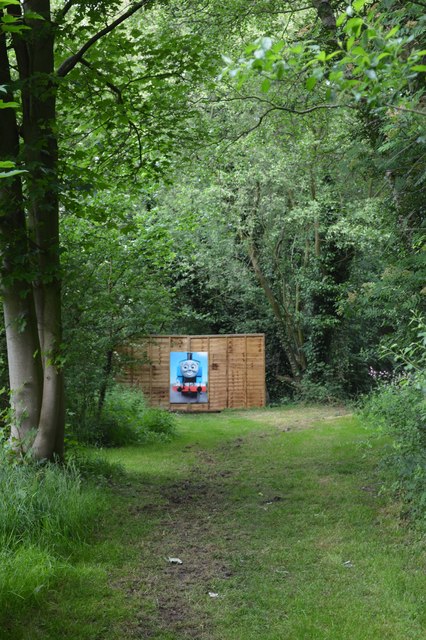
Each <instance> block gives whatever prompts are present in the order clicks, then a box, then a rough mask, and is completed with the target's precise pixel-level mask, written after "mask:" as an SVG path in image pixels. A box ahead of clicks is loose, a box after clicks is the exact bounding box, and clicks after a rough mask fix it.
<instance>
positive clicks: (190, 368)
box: [179, 360, 200, 380]
mask: <svg viewBox="0 0 426 640" xmlns="http://www.w3.org/2000/svg"><path fill="white" fill-rule="evenodd" d="M179 366H180V371H181V374H182V376H183V377H184V378H191V379H194V380H195V378H196V377H197V376H198V371H199V369H200V363H199V362H197V361H196V360H183V361H182V362H180V363H179Z"/></svg>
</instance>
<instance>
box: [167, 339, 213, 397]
mask: <svg viewBox="0 0 426 640" xmlns="http://www.w3.org/2000/svg"><path fill="white" fill-rule="evenodd" d="M182 356H185V357H182ZM203 365H204V366H203ZM207 368H208V364H207V353H192V352H179V351H174V352H172V353H171V354H170V379H171V389H170V402H175V403H179V402H207V401H208V400H207ZM173 376H174V380H173Z"/></svg>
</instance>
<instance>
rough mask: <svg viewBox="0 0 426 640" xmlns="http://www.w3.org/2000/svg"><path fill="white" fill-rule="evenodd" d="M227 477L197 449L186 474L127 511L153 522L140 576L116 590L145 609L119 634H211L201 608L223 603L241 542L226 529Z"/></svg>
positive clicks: (229, 477)
mask: <svg viewBox="0 0 426 640" xmlns="http://www.w3.org/2000/svg"><path fill="white" fill-rule="evenodd" d="M241 445H242V440H241V441H240V439H238V442H236V443H235V447H234V449H236V451H237V452H238V451H239V449H240V447H241ZM231 448H232V445H231ZM218 454H219V455H220V452H219V451H218ZM226 466H228V465H226ZM232 476H233V471H232V470H231V469H224V468H223V467H222V466H220V465H219V463H218V462H217V460H216V458H215V456H214V454H213V453H211V452H208V453H206V452H203V451H200V452H197V463H196V466H195V467H194V468H193V469H192V470H191V472H190V474H189V475H188V477H186V478H185V479H183V480H180V481H177V482H172V483H170V484H167V485H163V486H162V487H157V488H155V489H153V490H152V491H151V495H150V500H149V503H148V504H146V505H144V506H142V507H140V508H139V510H138V507H137V505H133V506H132V508H131V512H132V514H133V515H134V517H136V518H138V517H140V518H144V517H154V518H158V522H157V524H156V526H155V530H154V533H153V534H152V535H151V536H150V538H149V539H147V540H146V541H145V540H144V541H142V544H141V551H140V553H141V560H140V575H141V577H140V578H138V577H136V578H135V577H133V579H132V580H130V581H129V580H128V579H127V580H123V581H122V582H121V583H120V584H117V585H116V586H117V587H119V588H120V589H124V590H126V591H127V593H128V594H129V597H132V598H133V599H136V600H137V601H139V602H140V608H141V611H144V612H145V613H144V614H142V613H141V615H140V616H138V619H135V620H134V621H132V622H129V624H128V626H127V629H126V633H127V636H124V637H128V638H156V637H158V638H162V637H164V638H165V637H169V635H167V634H173V635H172V636H171V637H173V638H176V640H178V639H179V640H180V639H182V640H183V639H184V638H193V639H197V640H207V639H211V638H212V637H214V633H213V629H212V628H211V621H210V619H209V614H208V608H209V607H208V606H206V604H207V602H209V601H212V600H214V599H217V600H218V601H219V600H220V594H218V591H219V590H220V584H221V583H222V581H223V580H228V579H230V578H231V577H232V576H233V570H232V568H231V566H230V562H228V557H229V552H230V549H232V548H233V547H234V544H237V542H238V541H237V539H236V538H235V536H237V535H238V534H237V533H235V532H233V531H232V530H229V531H228V532H227V531H226V529H225V530H224V527H223V521H224V513H225V512H226V511H227V510H228V509H229V506H230V488H231V484H232ZM228 483H229V484H228ZM151 489H152V487H151ZM141 490H142V491H143V487H141ZM145 500H146V496H145ZM147 603H149V605H148V606H147ZM162 634H163V635H162Z"/></svg>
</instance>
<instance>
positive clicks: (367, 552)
mask: <svg viewBox="0 0 426 640" xmlns="http://www.w3.org/2000/svg"><path fill="white" fill-rule="evenodd" d="M339 414H340V415H339ZM341 414H342V411H339V410H332V409H330V408H327V409H324V408H318V407H316V408H315V407H314V408H309V409H307V408H297V409H287V410H283V409H274V410H267V411H252V412H241V413H238V412H232V413H223V414H219V415H207V416H206V415H200V416H182V417H180V418H179V436H178V438H177V439H176V440H174V441H173V442H172V443H169V444H166V445H162V446H161V447H152V448H151V447H148V448H135V447H132V448H125V449H121V450H115V451H110V452H108V456H109V457H110V458H111V460H116V461H120V462H121V463H122V464H123V465H124V466H125V468H126V470H127V471H128V474H129V476H128V478H127V480H126V482H125V483H123V484H122V485H121V486H118V487H115V488H114V489H113V492H112V494H113V495H112V498H111V510H110V512H109V513H108V514H106V516H105V522H104V525H103V528H102V531H101V533H100V535H99V539H98V540H97V541H96V544H94V545H92V546H90V547H87V548H85V549H83V550H82V551H80V552H79V555H78V557H76V559H75V563H74V566H75V569H74V570H73V571H70V573H69V575H67V576H66V578H65V579H64V580H63V582H62V583H61V584H59V585H57V590H56V592H55V594H54V596H53V597H52V598H51V600H50V602H49V604H48V605H47V607H46V608H44V609H43V611H42V612H40V613H39V614H37V615H35V616H34V619H33V621H32V623H31V624H30V625H28V624H27V625H26V626H24V627H23V629H22V630H21V636H20V637H22V638H23V640H40V639H41V638H43V640H59V639H60V638H64V639H65V640H67V639H68V640H89V639H90V640H118V639H120V640H130V639H140V640H142V639H151V640H183V639H186V638H192V639H194V640H207V639H209V640H281V639H283V640H284V639H285V640H376V639H377V640H379V639H380V640H383V639H385V638H386V640H424V638H426V569H425V567H426V562H425V560H426V557H425V552H424V546H423V545H422V542H421V540H420V539H419V537H418V536H417V537H416V536H415V535H414V534H413V533H409V532H407V530H405V529H404V528H401V527H399V526H398V522H397V517H396V513H392V510H391V509H390V508H389V506H386V504H385V502H384V500H383V498H381V497H379V496H378V495H377V487H376V481H375V452H374V448H373V450H371V449H369V450H368V455H367V456H366V455H365V451H366V447H365V446H363V443H365V441H366V439H367V437H368V433H367V432H366V430H365V429H364V428H363V427H362V425H360V423H359V421H358V420H357V419H355V418H353V417H350V416H342V415H341ZM375 446H376V447H379V446H380V444H379V443H377V444H376V445H375ZM168 557H178V558H180V559H181V560H182V564H181V565H175V564H171V563H169V562H168V561H167V558H168ZM209 593H210V594H211V593H214V594H218V595H217V597H211V595H209Z"/></svg>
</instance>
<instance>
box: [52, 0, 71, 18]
mask: <svg viewBox="0 0 426 640" xmlns="http://www.w3.org/2000/svg"><path fill="white" fill-rule="evenodd" d="M73 5H74V0H68V2H66V3H65V4H64V6H63V7H62V9H60V10H59V11H58V13H57V14H56V15H55V23H58V22H61V21H62V20H63V19H64V18H65V16H66V15H67V13H68V11H69V10H70V9H71V8H72V7H73Z"/></svg>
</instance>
